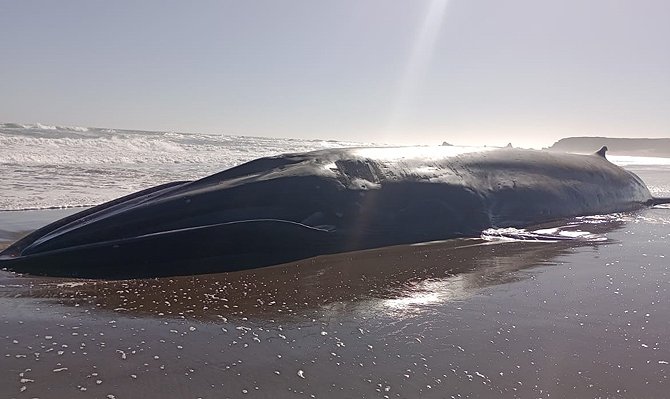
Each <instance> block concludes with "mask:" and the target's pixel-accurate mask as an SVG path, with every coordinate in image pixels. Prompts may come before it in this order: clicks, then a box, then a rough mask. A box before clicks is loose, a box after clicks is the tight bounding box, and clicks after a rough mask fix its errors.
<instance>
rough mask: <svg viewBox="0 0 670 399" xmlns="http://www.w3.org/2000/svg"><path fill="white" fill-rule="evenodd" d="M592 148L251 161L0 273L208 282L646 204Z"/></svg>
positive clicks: (19, 249) (166, 192)
mask: <svg viewBox="0 0 670 399" xmlns="http://www.w3.org/2000/svg"><path fill="white" fill-rule="evenodd" d="M605 150H606V149H603V150H601V151H599V152H598V153H596V154H593V155H576V154H565V153H553V152H545V151H536V150H519V149H512V148H504V149H497V150H490V151H483V152H476V153H466V154H461V155H451V154H453V153H452V151H453V150H452V149H450V148H449V147H436V148H433V147H400V148H352V149H328V150H322V151H314V152H307V153H298V154H288V155H280V156H276V157H268V158H260V159H257V160H254V161H251V162H248V163H245V164H243V165H240V166H237V167H234V168H232V169H228V170H225V171H223V172H220V173H217V174H214V175H211V176H208V177H205V178H203V179H200V180H196V181H190V182H175V183H168V184H164V185H160V186H157V187H154V188H150V189H147V190H144V191H140V192H137V193H134V194H131V195H128V196H126V197H122V198H119V199H116V200H113V201H110V202H107V203H104V204H101V205H98V206H96V207H93V208H90V209H87V210H84V211H82V212H79V213H77V214H74V215H71V216H69V217H66V218H64V219H61V220H59V221H56V222H54V223H52V224H50V225H48V226H45V227H43V228H41V229H39V230H37V231H35V232H33V233H32V234H29V235H28V236H26V237H24V238H23V239H21V240H19V241H17V242H15V243H14V244H13V245H11V246H10V247H8V248H7V249H6V250H5V251H4V252H2V253H1V254H0V267H2V268H6V269H8V270H12V271H16V272H21V273H31V274H38V275H49V276H68V277H81V278H107V279H116V278H137V277H158V276H174V275H189V274H201V273H215V272H224V271H232V270H240V269H248V268H254V267H261V266H269V265H274V264H280V263H285V262H289V261H295V260H299V259H305V258H309V257H312V256H317V255H322V254H329V253H338V252H346V251H352V250H360V249H368V248H376V247H383V246H389V245H398V244H408V243H417V242H425V241H432V240H442V239H448V238H455V237H468V236H478V235H479V234H480V233H481V231H482V230H484V229H486V228H489V227H509V226H515V227H523V226H527V225H531V224H538V223H541V222H546V221H551V220H556V219H562V218H567V217H573V216H581V215H592V214H605V213H612V212H623V211H631V210H635V209H637V208H640V207H642V206H645V205H649V204H653V203H654V201H656V200H655V199H654V198H652V196H651V194H650V193H649V190H648V189H647V187H646V186H645V185H644V183H643V182H642V181H641V180H640V178H638V177H637V176H636V175H634V174H633V173H630V172H628V171H626V170H624V169H622V168H620V167H618V166H616V165H614V164H612V163H610V162H609V161H608V160H607V159H606V158H605Z"/></svg>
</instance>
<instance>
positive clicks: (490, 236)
mask: <svg viewBox="0 0 670 399" xmlns="http://www.w3.org/2000/svg"><path fill="white" fill-rule="evenodd" d="M481 239H482V240H484V241H488V242H515V241H523V242H542V243H552V242H561V241H578V242H605V241H608V238H607V237H606V236H604V235H602V234H597V233H591V232H588V231H583V230H575V229H574V226H563V227H553V228H547V229H538V230H526V229H518V228H515V227H504V228H490V229H486V230H484V231H482V234H481Z"/></svg>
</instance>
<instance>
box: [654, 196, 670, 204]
mask: <svg viewBox="0 0 670 399" xmlns="http://www.w3.org/2000/svg"><path fill="white" fill-rule="evenodd" d="M664 204H670V197H657V198H652V199H651V200H650V201H649V205H651V206H656V205H664Z"/></svg>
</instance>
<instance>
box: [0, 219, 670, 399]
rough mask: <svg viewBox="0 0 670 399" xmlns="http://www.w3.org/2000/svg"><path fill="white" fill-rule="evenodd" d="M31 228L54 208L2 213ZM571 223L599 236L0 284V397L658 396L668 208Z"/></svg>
mask: <svg viewBox="0 0 670 399" xmlns="http://www.w3.org/2000/svg"><path fill="white" fill-rule="evenodd" d="M29 216H30V217H33V219H35V218H37V219H39V218H48V217H49V214H48V213H46V214H42V215H41V216H40V215H36V214H35V213H32V214H31V213H23V215H21V214H19V213H17V214H14V215H13V216H12V217H14V220H15V222H16V223H18V224H21V223H22V222H21V221H22V220H23V221H25V223H26V230H30V229H32V228H34V227H33V226H29V224H30V223H28V221H29V220H30V217H29ZM3 217H4V219H3ZM0 219H2V220H8V219H7V215H6V214H5V215H0ZM41 221H42V222H43V221H44V219H42V220H41ZM35 223H39V221H36V222H35ZM574 223H575V224H574V228H578V229H581V230H586V231H590V232H593V233H597V234H603V235H605V236H606V237H607V241H605V242H599V243H592V242H583V241H564V242H553V243H546V242H545V243H543V242H497V243H491V242H486V241H483V240H481V239H462V240H449V241H445V242H437V243H429V244H422V245H414V246H399V247H392V248H386V249H382V250H371V251H362V252H356V253H349V254H341V255H333V256H323V257H318V258H314V259H308V260H305V261H301V262H294V263H290V264H287V265H281V266H276V267H270V268H263V269H256V270H250V271H243V272H236V273H225V274H213V275H205V276H191V277H182V278H163V279H149V280H128V281H95V280H89V281H87V280H72V279H55V278H36V277H30V276H18V275H14V274H12V273H8V272H0V315H2V318H1V319H0V326H1V329H0V371H2V373H0V397H7V398H14V397H15V398H24V397H25V398H28V397H30V398H32V397H39V398H51V397H102V398H105V397H106V398H136V397H146V398H166V397H169V398H182V397H193V398H197V397H202V398H223V397H231V398H236V397H247V396H248V397H259V398H260V397H266V398H277V397H322V398H335V397H337V398H339V397H347V398H349V397H350V398H360V397H372V398H376V397H380V398H381V397H389V398H395V397H400V398H417V397H426V398H449V397H473V398H476V397H510V398H512V397H522V398H526V397H645V398H651V397H658V398H661V397H667V390H668V381H667V378H668V372H669V371H670V365H669V364H668V362H670V337H669V336H668V334H667V332H668V331H669V330H670V301H669V300H668V289H669V288H670V275H669V274H668V273H670V270H669V267H670V265H669V262H668V259H670V253H668V250H667V242H668V240H669V239H670V209H647V210H643V211H641V212H639V213H637V214H631V215H618V216H614V217H608V218H591V219H585V220H581V221H577V222H574ZM14 227H16V226H14ZM14 227H13V228H14ZM0 245H2V243H0ZM666 254H667V257H666Z"/></svg>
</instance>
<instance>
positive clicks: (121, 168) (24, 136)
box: [0, 123, 369, 210]
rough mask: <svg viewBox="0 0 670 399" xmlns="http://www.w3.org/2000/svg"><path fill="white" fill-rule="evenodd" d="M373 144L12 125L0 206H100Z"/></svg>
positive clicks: (4, 128) (4, 138) (5, 144)
mask: <svg viewBox="0 0 670 399" xmlns="http://www.w3.org/2000/svg"><path fill="white" fill-rule="evenodd" d="M365 144H366V143H351V142H344V141H335V140H305V139H290V138H289V139H286V138H267V137H246V136H228V135H215V134H188V133H175V132H150V131H134V130H115V129H101V128H86V127H57V126H47V125H42V124H35V125H18V124H13V123H4V124H0V179H2V182H3V188H2V195H0V210H26V209H45V208H63V207H75V206H89V205H95V204H98V203H101V202H104V201H107V200H110V199H112V198H115V197H118V196H120V195H124V194H127V193H130V192H133V191H137V190H139V189H142V188H146V187H150V186H153V185H156V184H160V183H165V182H169V181H176V180H192V179H197V178H200V177H204V176H207V175H209V174H212V173H215V172H219V171H222V170H225V169H228V168H230V167H232V166H235V165H239V164H241V163H244V162H246V161H250V160H252V159H255V158H259V157H263V156H269V155H277V154H281V153H288V152H301V151H309V150H317V149H324V148H332V147H347V146H354V145H365ZM368 145H369V144H368Z"/></svg>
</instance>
